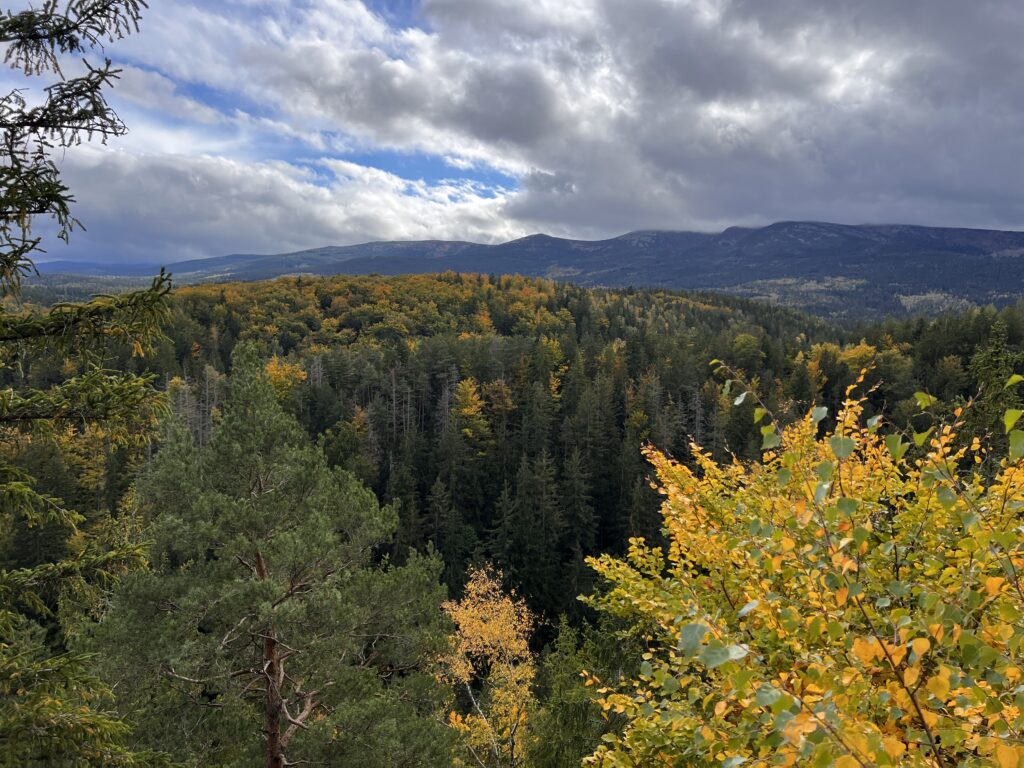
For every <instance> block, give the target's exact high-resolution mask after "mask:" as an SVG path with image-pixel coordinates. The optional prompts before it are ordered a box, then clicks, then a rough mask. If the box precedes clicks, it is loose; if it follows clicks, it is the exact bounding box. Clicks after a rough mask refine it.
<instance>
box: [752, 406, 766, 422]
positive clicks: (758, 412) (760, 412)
mask: <svg viewBox="0 0 1024 768" xmlns="http://www.w3.org/2000/svg"><path fill="white" fill-rule="evenodd" d="M767 415H768V411H767V410H766V409H764V408H762V407H761V406H758V407H757V408H755V409H754V423H755V424H760V423H761V419H763V418H764V417H765V416H767Z"/></svg>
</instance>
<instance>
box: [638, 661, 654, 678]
mask: <svg viewBox="0 0 1024 768" xmlns="http://www.w3.org/2000/svg"><path fill="white" fill-rule="evenodd" d="M652 674H654V669H653V668H652V667H651V662H649V661H644V662H641V663H640V676H641V677H650V676H651V675H652Z"/></svg>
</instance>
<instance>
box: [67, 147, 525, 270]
mask: <svg viewBox="0 0 1024 768" xmlns="http://www.w3.org/2000/svg"><path fill="white" fill-rule="evenodd" d="M72 158H73V159H72ZM63 171H64V173H65V176H66V178H67V180H68V181H69V183H70V185H71V187H72V189H74V190H76V192H77V193H78V194H79V197H80V199H81V202H80V203H79V205H78V207H77V211H76V213H77V215H78V216H79V217H80V218H81V219H82V221H84V222H86V226H87V229H86V230H85V231H84V232H83V231H78V232H76V233H74V235H73V244H74V247H75V248H77V249H79V251H80V252H82V253H88V254H89V255H90V257H91V258H95V259H97V260H101V261H107V260H111V261H114V260H131V261H135V262H139V263H161V264H167V263H171V262H176V261H181V260H185V259H189V258H202V257H205V256H209V255H211V254H217V255H220V254H225V253H268V252H269V253H273V252H277V251H286V250H299V249H302V248H308V247H311V246H313V245H318V244H324V243H336V242H362V241H368V240H378V239H428V238H435V237H436V238H443V239H455V238H459V237H469V238H471V239H474V240H478V241H484V242H487V241H493V240H504V239H510V238H513V237H519V236H522V235H523V234H525V230H522V229H520V228H518V227H517V226H516V225H515V224H514V223H511V222H509V221H508V220H506V218H505V217H504V216H503V215H502V208H503V206H504V204H505V199H504V196H503V193H500V192H499V193H497V194H493V193H492V194H491V195H490V196H484V195H483V194H482V191H481V190H480V189H478V188H476V187H475V186H474V185H473V184H470V183H464V182H457V181H449V182H439V183H435V184H427V183H425V182H419V181H417V182H410V181H407V180H405V179H402V178H399V177H397V176H395V175H393V174H390V173H387V172H385V171H381V170H379V169H376V168H369V167H366V166H361V165H358V164H355V163H350V162H345V161H340V160H333V161H325V163H324V164H323V166H322V167H321V169H319V170H313V169H309V168H301V167H298V166H296V165H294V164H290V163H284V162H279V161H272V162H249V161H239V160H230V159H227V158H224V157H213V156H209V155H199V156H182V155H152V154H134V153H129V152H104V151H97V150H88V151H84V152H77V153H74V155H72V156H69V159H68V160H67V161H66V163H65V165H64V167H63ZM50 256H51V257H54V258H59V257H61V254H60V253H59V252H55V253H51V254H50Z"/></svg>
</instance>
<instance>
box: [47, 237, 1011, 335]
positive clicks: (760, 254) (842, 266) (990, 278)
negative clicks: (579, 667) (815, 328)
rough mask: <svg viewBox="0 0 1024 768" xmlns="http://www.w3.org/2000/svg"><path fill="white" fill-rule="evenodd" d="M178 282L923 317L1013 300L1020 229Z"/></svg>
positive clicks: (79, 267)
mask: <svg viewBox="0 0 1024 768" xmlns="http://www.w3.org/2000/svg"><path fill="white" fill-rule="evenodd" d="M40 267H41V269H43V270H44V271H46V272H49V273H54V272H67V273H77V274H92V275H121V276H131V275H141V274H148V273H149V272H151V271H152V269H153V268H152V267H151V266H125V265H109V264H83V263H76V262H50V263H48V264H42V265H40ZM169 268H170V269H171V271H172V272H173V273H174V274H175V275H176V276H177V279H178V282H179V283H181V282H196V281H206V280H229V279H230V280H262V279H266V278H272V277H276V276H280V275H284V274H300V273H301V274H311V275H332V274H371V273H376V274H384V275H395V274H407V273H408V274H423V273H436V272H442V271H445V270H454V271H460V272H482V273H500V274H513V273H516V274H523V275H533V276H543V277H549V278H555V279H565V280H571V281H573V282H575V283H577V284H580V285H591V286H594V285H600V286H618V287H622V286H631V285H632V286H659V287H666V288H678V289H707V290H715V291H721V292H725V293H731V294H735V295H742V296H748V297H754V298H762V299H769V300H772V301H777V302H781V303H784V304H788V305H790V306H794V307H799V308H801V309H804V310H807V311H810V312H813V313H815V314H818V315H822V316H826V317H832V318H836V319H841V320H851V319H853V320H865V319H879V318H881V317H884V316H899V315H911V314H918V313H925V314H933V313H937V312H941V311H944V310H949V309H963V308H966V307H968V306H970V305H985V304H988V303H994V304H996V305H1002V304H1008V303H1012V302H1013V301H1015V300H1017V299H1018V298H1020V297H1021V296H1022V286H1024V232H1003V231H993V230H978V229H949V228H936V227H918V226H902V225H888V226H869V225H864V226H848V225H840V224H829V223H817V222H780V223H777V224H772V225H770V226H767V227H761V228H743V227H732V228H730V229H727V230H725V231H724V232H721V233H718V234H708V233H698V232H671V231H648V232H632V233H629V234H626V235H622V236H620V237H615V238H611V239H608V240H600V241H584V240H568V239H561V238H555V237H549V236H546V235H533V236H530V237H525V238H522V239H520V240H515V241H512V242H508V243H502V244H500V245H481V244H476V243H466V242H447V241H421V242H376V243H366V244H362V245H353V246H345V247H325V248H318V249H314V250H309V251H301V252H298V253H288V254H276V255H248V254H236V255H232V256H223V257H216V258H210V259H201V260H198V261H186V262H180V263H177V264H172V265H169Z"/></svg>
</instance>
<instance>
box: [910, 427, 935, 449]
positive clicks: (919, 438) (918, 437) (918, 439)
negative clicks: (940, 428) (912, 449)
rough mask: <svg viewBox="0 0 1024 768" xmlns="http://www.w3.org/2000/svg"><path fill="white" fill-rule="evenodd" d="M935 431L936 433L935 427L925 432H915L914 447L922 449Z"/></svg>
mask: <svg viewBox="0 0 1024 768" xmlns="http://www.w3.org/2000/svg"><path fill="white" fill-rule="evenodd" d="M934 431H935V427H928V429H926V430H925V431H924V432H915V433H914V445H916V446H917V447H918V448H920V447H921V446H922V445H924V444H925V442H927V440H928V437H929V436H930V435H931V433H932V432H934Z"/></svg>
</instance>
